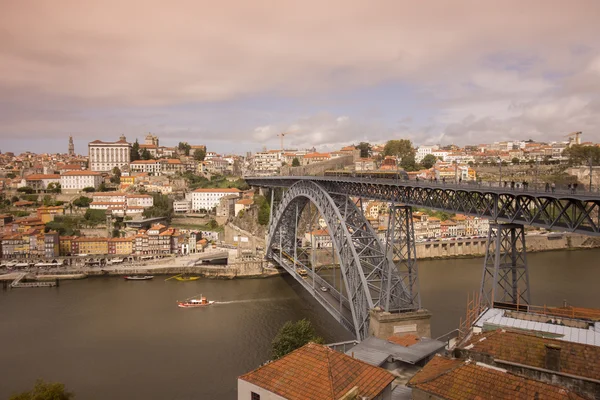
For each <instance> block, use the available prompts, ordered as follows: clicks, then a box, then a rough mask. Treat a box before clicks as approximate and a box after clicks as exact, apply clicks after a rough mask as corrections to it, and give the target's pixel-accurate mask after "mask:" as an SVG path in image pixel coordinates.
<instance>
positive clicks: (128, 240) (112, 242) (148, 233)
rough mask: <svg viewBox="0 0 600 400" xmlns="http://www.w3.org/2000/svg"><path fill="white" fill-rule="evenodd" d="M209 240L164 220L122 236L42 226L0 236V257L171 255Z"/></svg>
mask: <svg viewBox="0 0 600 400" xmlns="http://www.w3.org/2000/svg"><path fill="white" fill-rule="evenodd" d="M207 244H208V241H207V239H203V238H202V234H201V233H196V232H189V233H183V232H181V231H180V230H178V229H175V228H169V227H166V226H164V225H161V224H157V225H153V226H151V227H150V228H149V229H148V230H140V231H139V232H138V233H137V234H136V235H135V236H130V237H121V238H107V237H86V236H59V234H58V233H57V232H52V231H51V232H46V233H44V229H43V228H41V229H40V228H33V229H29V230H26V231H24V232H18V231H17V232H10V233H7V234H3V235H1V236H0V258H5V259H24V258H36V257H45V258H53V257H61V256H75V255H98V256H101V255H168V254H189V253H196V252H198V251H201V250H202V249H203V248H204V247H206V246H207Z"/></svg>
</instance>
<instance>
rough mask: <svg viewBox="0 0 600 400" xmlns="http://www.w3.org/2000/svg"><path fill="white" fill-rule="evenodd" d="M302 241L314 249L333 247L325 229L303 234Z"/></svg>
mask: <svg viewBox="0 0 600 400" xmlns="http://www.w3.org/2000/svg"><path fill="white" fill-rule="evenodd" d="M304 240H305V241H306V243H308V244H310V245H311V247H314V248H315V249H321V248H325V247H332V246H333V242H332V241H331V236H329V231H328V230H327V229H318V230H316V231H312V232H306V233H305V234H304Z"/></svg>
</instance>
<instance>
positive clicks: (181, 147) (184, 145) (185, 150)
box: [177, 142, 192, 156]
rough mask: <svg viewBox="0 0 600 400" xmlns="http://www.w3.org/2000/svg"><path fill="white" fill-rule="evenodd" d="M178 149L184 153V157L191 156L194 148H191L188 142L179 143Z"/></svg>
mask: <svg viewBox="0 0 600 400" xmlns="http://www.w3.org/2000/svg"><path fill="white" fill-rule="evenodd" d="M177 149H179V151H180V152H182V153H183V154H184V155H186V156H189V155H190V150H191V149H192V146H190V145H189V143H188V142H179V144H178V145H177Z"/></svg>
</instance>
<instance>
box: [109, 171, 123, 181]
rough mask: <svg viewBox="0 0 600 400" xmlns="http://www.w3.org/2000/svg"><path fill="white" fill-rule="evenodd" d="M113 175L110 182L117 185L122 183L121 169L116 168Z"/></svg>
mask: <svg viewBox="0 0 600 400" xmlns="http://www.w3.org/2000/svg"><path fill="white" fill-rule="evenodd" d="M112 173H113V176H112V177H111V178H110V181H111V182H112V183H116V184H119V183H121V170H120V169H119V167H114V168H113V170H112Z"/></svg>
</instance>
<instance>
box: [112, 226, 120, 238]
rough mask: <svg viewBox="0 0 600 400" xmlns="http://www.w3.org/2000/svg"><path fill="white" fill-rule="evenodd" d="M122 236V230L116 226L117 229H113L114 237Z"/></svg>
mask: <svg viewBox="0 0 600 400" xmlns="http://www.w3.org/2000/svg"><path fill="white" fill-rule="evenodd" d="M120 236H121V232H120V231H119V229H118V228H115V229H113V230H112V237H114V238H118V237H120Z"/></svg>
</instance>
